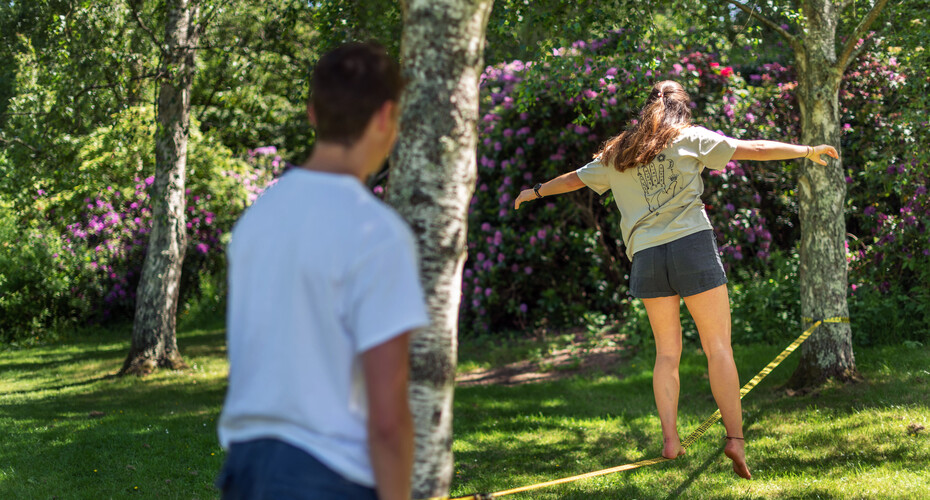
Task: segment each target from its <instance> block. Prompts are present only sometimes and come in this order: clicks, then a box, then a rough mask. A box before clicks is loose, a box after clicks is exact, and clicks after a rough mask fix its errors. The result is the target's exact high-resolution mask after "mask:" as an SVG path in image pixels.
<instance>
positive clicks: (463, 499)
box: [428, 316, 849, 500]
mask: <svg viewBox="0 0 930 500" xmlns="http://www.w3.org/2000/svg"><path fill="white" fill-rule="evenodd" d="M802 320H803V321H804V322H805V323H813V324H812V325H811V326H810V327H809V328H808V329H807V330H805V331H804V333H802V334H801V335H800V336H799V337H798V338H797V339H795V340H794V342H792V343H791V344H790V345H789V346H788V347H786V348H785V350H783V351H782V352H781V354H779V355H778V356H775V359H773V360H772V361H771V362H770V363H769V364H768V365H767V366H766V367H765V368H763V369H762V371H760V372H759V373H757V374H756V376H755V377H753V378H752V380H750V381H749V382H747V383H746V385H744V386H743V387H742V389H740V391H739V394H740V396H739V397H740V399H743V397H745V396H746V394H749V391H751V390H752V389H753V388H754V387H755V386H756V385H758V384H759V382H761V381H762V379H764V378H765V377H766V376H768V374H769V373H771V372H772V370H774V369H775V367H777V366H778V365H780V364H781V362H782V361H784V360H785V358H787V357H788V355H789V354H791V353H792V352H794V350H795V349H797V348H798V346H800V345H801V344H803V343H804V341H805V340H807V338H808V337H810V336H811V334H812V333H814V330H816V329H817V327H818V326H820V325H822V324H824V323H849V318H848V317H845V316H836V317H832V318H824V319H818V320H814V319H813V318H802ZM718 420H720V410H717V411H715V412H714V414H713V415H711V416H710V417H708V418H707V420H705V421H704V422H703V423H701V425H700V426H698V428H697V429H695V430H694V431H693V432H692V433H691V434H689V435H688V437H686V438H685V440H684V441H682V442H681V446H682V448H688V447H689V446H691V445H692V444H694V442H695V441H697V440H698V439H700V437H701V436H703V435H704V433H705V432H707V430H708V429H710V426H712V425H714V423H716V422H717V421H718ZM669 460H671V459H669V458H665V457H657V458H650V459H648V460H640V461H639V462H633V463H629V464H625V465H619V466H617V467H611V468H609V469H603V470H599V471H594V472H588V473H586V474H579V475H577V476H569V477H564V478H562V479H556V480H553V481H547V482H544V483H537V484H531V485H528V486H521V487H519V488H512V489H509V490H502V491H496V492H494V493H474V494H471V495H465V496H459V497H451V498H450V497H433V498H430V499H428V500H493V499H494V498H496V497H502V496H505V495H513V494H515V493H522V492H524V491H531V490H537V489H540V488H546V487H549V486H556V485H559V484H565V483H571V482H574V481H580V480H582V479H588V478H591V477H597V476H604V475H607V474H613V473H615V472H622V471H626V470H632V469H638V468H640V467H645V466H647V465H654V464H658V463H661V462H667V461H669Z"/></svg>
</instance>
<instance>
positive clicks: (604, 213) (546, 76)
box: [461, 31, 930, 342]
mask: <svg viewBox="0 0 930 500" xmlns="http://www.w3.org/2000/svg"><path fill="white" fill-rule="evenodd" d="M870 43H872V45H871V46H870V51H867V52H866V53H865V55H864V56H863V57H861V58H860V59H859V60H858V61H857V62H856V64H855V65H854V67H853V68H852V69H851V70H850V73H849V74H848V75H847V76H846V84H845V85H844V88H843V92H842V93H841V96H840V97H841V100H842V103H843V105H844V107H845V108H844V109H845V111H844V116H843V123H844V124H845V125H844V126H843V129H844V131H845V132H844V142H843V148H842V149H843V151H842V154H843V157H844V161H845V163H844V165H845V166H846V168H847V170H848V171H849V175H850V177H849V181H850V184H849V185H848V190H849V194H848V198H847V199H848V204H849V206H850V208H852V210H851V211H850V213H849V216H848V226H849V228H850V231H851V234H852V235H853V236H854V238H858V242H859V243H856V245H863V246H864V247H867V248H862V249H861V250H863V252H864V254H863V255H862V256H860V255H859V254H856V255H852V254H851V258H850V260H851V261H853V260H855V259H859V260H862V259H866V260H869V259H871V260H869V264H868V265H866V266H858V265H857V264H856V262H853V263H852V268H851V275H850V276H851V278H850V279H851V283H854V284H855V283H856V280H861V281H863V282H875V283H879V284H880V283H882V282H883V281H882V279H884V280H887V281H888V284H887V285H886V286H885V289H886V290H890V289H891V285H892V284H895V285H900V286H901V287H902V289H903V290H906V292H905V293H908V294H910V295H911V296H916V297H918V299H917V300H919V301H920V300H924V299H923V298H922V297H924V296H925V295H926V294H923V295H921V294H915V291H914V290H915V289H914V287H915V286H916V285H917V284H920V283H923V284H926V283H927V282H928V273H930V263H928V262H927V261H926V260H925V259H924V258H923V257H924V253H925V252H924V251H925V250H926V248H927V247H928V245H927V236H926V235H925V234H924V231H925V228H926V225H927V221H926V218H925V217H926V213H927V211H928V210H930V201H928V199H927V196H926V188H925V187H923V186H925V185H926V183H927V171H926V169H927V165H928V160H927V155H926V153H924V151H927V148H922V149H920V151H921V152H920V153H916V154H915V156H913V158H912V159H910V160H909V161H902V160H901V159H900V158H898V157H897V156H896V154H897V153H896V152H898V151H901V150H902V146H903V147H908V145H910V146H911V147H912V146H913V143H914V139H913V138H914V137H915V136H916V135H917V134H916V131H917V128H915V126H914V125H915V123H913V120H912V121H911V122H908V121H907V120H900V119H898V117H897V115H895V114H894V113H895V111H894V109H895V106H896V105H897V104H899V102H900V97H899V93H900V92H901V91H902V82H904V81H905V80H906V78H905V75H903V74H902V73H901V68H900V67H899V66H897V64H896V61H895V60H894V58H893V57H891V56H890V55H889V53H888V52H887V51H886V49H885V48H884V47H883V45H882V44H881V43H879V41H873V42H870ZM650 50H651V51H647V49H646V48H645V47H644V46H643V45H642V44H641V42H640V41H639V40H638V39H637V37H636V36H633V35H631V34H630V33H628V32H624V31H617V32H614V33H612V34H611V35H610V36H609V37H607V38H606V39H602V40H595V41H593V42H577V43H575V44H574V45H573V46H571V47H567V48H563V49H557V50H555V51H554V52H553V53H552V54H550V55H547V56H546V57H543V58H542V59H540V60H539V61H535V62H526V63H524V62H522V61H513V62H511V63H509V64H502V65H497V66H492V67H489V68H487V70H486V71H485V72H484V74H483V75H482V78H481V89H482V109H483V114H482V116H481V119H480V122H479V131H480V132H481V140H480V142H479V151H478V158H479V163H478V182H477V190H476V193H475V196H474V198H473V199H472V203H471V208H470V213H469V238H468V241H469V259H468V261H467V262H466V264H465V272H464V276H463V283H462V293H463V300H462V305H461V329H462V330H463V332H465V333H468V332H484V331H487V330H489V329H493V330H497V331H501V330H508V329H513V328H525V327H533V326H544V325H559V326H564V325H575V324H578V323H580V322H581V321H582V317H583V315H584V314H586V313H598V314H606V315H607V316H608V317H609V319H616V318H619V317H622V316H623V315H624V314H627V313H629V314H634V315H635V311H633V310H631V309H629V308H630V304H631V303H632V304H635V302H631V301H629V295H628V293H627V289H626V284H627V281H628V273H629V262H628V260H627V259H626V257H625V255H624V252H623V246H622V241H621V239H620V234H619V220H618V218H619V215H618V214H617V211H616V209H615V208H613V206H612V205H613V203H612V200H611V199H610V196H609V195H608V196H607V197H605V198H604V199H597V197H596V196H595V195H594V194H593V192H591V191H590V190H581V191H579V192H576V193H572V194H569V195H565V196H559V197H555V198H552V199H547V200H542V201H540V202H535V203H533V202H531V203H530V204H528V205H527V206H526V207H525V208H523V209H521V210H520V211H514V210H512V203H513V198H514V197H515V196H516V193H518V192H519V190H520V189H525V188H528V187H530V186H532V185H533V184H535V183H536V182H541V181H543V180H546V179H550V178H552V177H555V176H557V175H560V174H562V173H564V172H567V171H571V170H574V169H576V168H578V167H579V166H581V165H583V164H584V163H585V162H586V161H587V158H590V157H591V154H592V153H594V152H596V151H597V149H598V148H599V145H600V143H601V141H603V140H606V139H607V138H608V137H610V136H612V135H614V134H616V133H617V132H618V131H619V130H620V129H621V127H623V126H625V125H626V124H627V123H628V122H629V120H633V119H635V113H636V112H637V111H638V110H639V108H640V106H641V103H642V100H643V99H644V97H645V95H646V93H647V89H648V87H649V86H650V85H651V84H652V83H653V82H654V81H657V80H660V79H666V78H667V79H674V80H677V81H679V82H680V83H682V84H683V85H684V86H685V88H686V89H687V90H688V91H689V92H690V93H691V95H692V97H693V98H694V105H693V106H694V116H695V122H696V123H697V124H699V125H703V126H705V127H707V128H710V129H711V130H717V131H720V132H721V133H724V134H726V135H729V136H733V137H736V138H740V139H771V140H778V141H787V142H797V140H798V139H797V138H798V136H799V135H800V117H799V114H798V105H797V102H796V100H795V97H794V95H793V90H794V88H795V87H796V86H797V83H796V81H795V79H796V77H795V75H794V72H793V70H792V69H791V68H790V67H788V66H786V65H785V64H783V63H780V62H777V61H770V62H764V61H759V62H756V63H754V64H752V65H744V66H740V67H738V68H736V69H734V68H733V67H730V66H726V65H725V64H724V63H723V62H722V61H721V60H720V56H719V54H716V53H714V52H712V51H708V50H706V49H705V48H702V47H682V46H681V45H674V44H670V45H669V46H668V47H664V48H663V47H658V48H656V47H653V48H652V49H650ZM663 54H664V55H666V56H667V57H663ZM657 59H658V62H657ZM872 129H879V130H880V132H879V133H876V134H872V133H869V134H864V133H859V131H864V130H872ZM902 138H903V139H902ZM905 143H906V144H905ZM863 158H868V159H869V160H868V162H866V164H864V163H863V162H862V159H863ZM796 165H797V163H796V162H767V163H764V164H761V163H751V162H735V161H734V162H730V163H729V164H728V165H727V167H726V169H725V170H723V171H720V172H717V171H711V172H709V173H708V175H707V176H706V185H707V190H706V191H705V196H704V200H705V202H706V204H707V210H708V215H709V216H710V218H711V221H712V224H713V226H714V228H715V230H716V232H717V237H718V241H720V242H721V245H720V249H721V254H722V257H723V260H724V263H725V265H726V267H727V269H728V271H729V272H730V278H731V279H730V281H731V284H732V285H731V289H732V290H733V302H734V338H735V339H736V340H738V341H745V342H751V341H757V340H761V341H780V340H783V339H784V338H789V337H791V336H792V333H791V332H796V331H797V325H798V320H799V317H798V314H799V308H798V298H797V277H796V276H797V273H796V270H795V267H794V266H796V258H789V257H787V256H789V255H794V254H795V252H796V245H797V241H798V238H799V236H800V228H799V222H798V206H797V199H796V196H795V184H796V178H795V176H796ZM891 165H893V168H892V167H891ZM889 172H894V173H895V175H891V176H890V175H888V173H889ZM876 192H883V193H886V196H885V197H883V198H882V199H879V200H876V197H875V193H876ZM866 200H868V202H867V203H864V202H865V201H866ZM869 204H871V205H874V206H875V207H876V208H875V210H876V213H883V214H885V215H884V218H883V219H881V220H880V221H873V220H871V219H869V217H873V216H874V214H873V215H869V213H865V212H863V211H862V210H857V209H856V208H855V207H861V206H864V205H869ZM878 206H881V207H882V208H884V210H878V208H877V207H878ZM892 212H893V214H892ZM870 213H871V212H870ZM879 223H880V224H879ZM902 229H903V230H905V233H906V234H898V233H900V232H901V231H902ZM863 230H866V231H872V232H873V233H874V234H873V235H866V236H868V237H871V238H874V241H871V240H870V241H864V238H863ZM882 245H897V246H894V247H893V248H894V250H895V251H894V255H895V257H894V258H893V259H892V260H893V262H888V259H889V255H890V254H891V252H889V251H886V252H879V251H878V250H877V249H878V248H880V247H881V246H882ZM854 246H855V245H854ZM857 250H860V248H858V247H857ZM888 250H891V248H889V249H888ZM876 252H878V253H876ZM875 255H880V258H881V259H884V260H885V261H886V263H887V265H885V266H884V267H883V266H877V265H875V258H876V257H875ZM882 269H884V271H881V270H882ZM866 270H868V271H869V272H870V273H872V274H870V275H868V276H866V275H864V274H862V273H864V272H865V271H866ZM880 271H881V272H880ZM875 273H878V274H875ZM882 273H884V274H882ZM905 273H906V274H907V276H904V274H905ZM882 276H884V278H882ZM879 278H882V279H879ZM873 280H877V281H873ZM924 286H925V285H924ZM920 304H923V305H924V307H925V309H930V303H926V302H920ZM914 321H917V319H915V320H914ZM854 326H856V323H855V322H854ZM910 329H911V330H916V331H923V330H922V329H921V328H919V327H917V325H916V324H911V327H910ZM780 332H787V333H780Z"/></svg>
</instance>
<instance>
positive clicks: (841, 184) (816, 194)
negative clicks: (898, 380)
mask: <svg viewBox="0 0 930 500" xmlns="http://www.w3.org/2000/svg"><path fill="white" fill-rule="evenodd" d="M803 8H804V14H805V17H806V20H807V22H806V28H807V29H806V36H805V37H804V48H805V50H804V52H803V54H801V55H800V57H796V58H795V59H796V64H797V66H798V101H799V104H800V108H801V141H802V142H803V143H804V144H811V145H817V144H830V145H833V146H834V147H836V149H837V150H839V149H840V105H839V89H840V83H841V82H842V77H843V71H844V70H845V67H843V68H840V67H838V63H837V54H836V28H837V23H838V22H839V14H840V13H839V12H838V11H837V10H836V9H837V7H836V6H835V5H834V2H833V1H832V0H810V1H807V2H805V3H804V5H803ZM842 158H843V156H842V151H840V159H839V160H833V161H830V162H828V164H827V166H821V165H817V164H816V163H813V162H811V161H806V160H804V161H802V162H801V169H800V175H799V178H798V201H799V208H800V220H801V263H800V271H799V273H800V274H799V278H800V286H801V313H802V316H804V317H806V318H815V319H819V318H826V317H833V316H849V307H848V306H847V303H846V294H847V289H848V276H847V261H846V251H845V245H844V244H845V242H846V216H845V213H844V207H845V205H846V203H845V200H846V181H845V176H844V174H843V164H842V161H843V160H842ZM807 326H809V323H808V324H806V325H805V328H806V327H807ZM856 376H857V374H856V361H855V356H854V355H853V348H852V330H851V328H850V325H849V323H827V324H823V325H821V326H820V327H818V328H817V330H816V331H815V332H814V333H813V335H811V337H810V339H808V341H807V342H805V343H804V345H803V347H802V348H801V359H800V364H799V365H798V368H797V369H796V370H795V372H794V374H793V375H792V377H791V380H790V382H789V385H790V386H792V387H795V388H801V387H808V386H816V385H819V384H821V383H822V382H824V381H825V380H827V379H829V378H837V379H839V380H850V379H852V378H854V377H856Z"/></svg>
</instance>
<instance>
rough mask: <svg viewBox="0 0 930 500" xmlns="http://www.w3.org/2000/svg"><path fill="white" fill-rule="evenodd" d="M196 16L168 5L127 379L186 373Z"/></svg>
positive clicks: (179, 1)
mask: <svg viewBox="0 0 930 500" xmlns="http://www.w3.org/2000/svg"><path fill="white" fill-rule="evenodd" d="M196 16H197V8H196V6H193V5H192V2H191V1H190V0H170V1H169V2H168V16H167V23H166V25H165V49H164V52H163V53H162V64H161V72H162V80H161V84H160V88H159V93H158V109H157V117H156V121H157V130H156V132H155V183H154V193H153V196H152V215H153V217H152V232H151V233H150V234H149V241H148V248H147V253H146V256H145V263H144V265H143V267H142V277H141V280H140V282H139V287H138V289H137V292H136V314H135V320H134V322H133V326H132V345H131V347H130V349H129V356H128V357H127V358H126V361H125V363H123V368H122V370H120V374H121V375H126V374H136V375H145V374H148V373H151V372H152V371H154V370H155V369H156V368H157V367H165V368H172V369H176V368H186V365H185V363H184V360H182V359H181V354H180V353H179V352H178V346H177V338H176V335H175V326H176V323H177V309H178V294H179V291H180V290H179V289H180V284H181V265H182V263H183V261H184V249H185V247H186V243H187V242H186V228H185V217H184V205H185V199H184V183H185V176H186V173H185V172H186V166H187V139H188V133H189V130H188V127H189V123H190V97H191V85H192V82H193V78H194V71H195V67H194V47H195V46H196V44H197V41H198V38H199V34H198V30H197V27H196V26H195V24H194V22H193V19H194V18H195V17H196Z"/></svg>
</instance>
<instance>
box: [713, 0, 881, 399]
mask: <svg viewBox="0 0 930 500" xmlns="http://www.w3.org/2000/svg"><path fill="white" fill-rule="evenodd" d="M725 1H727V2H728V3H731V4H733V5H735V6H736V7H738V8H739V9H740V10H742V11H743V12H746V13H747V14H749V15H751V16H752V17H754V18H756V19H758V20H759V21H761V22H762V23H763V24H765V25H766V26H768V27H769V29H771V30H773V31H775V32H776V33H778V34H779V35H781V36H782V37H783V38H784V39H785V40H786V41H787V42H788V45H789V46H790V47H791V49H792V50H793V51H794V61H795V65H796V69H797V73H798V102H799V103H800V107H801V140H802V142H803V143H804V144H809V145H818V144H830V145H831V146H834V147H836V149H837V150H839V149H840V106H839V91H840V85H841V84H842V81H843V73H845V72H846V68H848V67H849V64H850V63H851V62H853V61H854V60H855V59H856V57H858V55H859V54H860V53H861V51H862V48H863V46H862V45H861V44H859V39H860V38H862V37H863V36H865V33H866V32H867V31H868V30H869V28H870V27H871V26H872V24H873V23H874V22H875V20H876V19H877V18H878V15H879V14H880V13H881V11H882V9H884V8H885V5H887V3H888V0H875V1H874V3H873V4H872V6H871V8H870V9H869V12H868V14H866V16H865V17H863V18H862V19H861V20H860V21H859V24H858V25H857V26H856V28H855V30H853V32H852V33H850V34H849V35H847V36H846V37H845V38H846V40H845V41H843V45H842V49H841V51H840V53H839V54H837V51H836V49H837V44H836V42H837V40H836V31H837V27H838V25H839V21H840V15H841V10H842V9H843V8H844V6H848V5H849V2H836V1H834V0H804V1H802V2H800V3H801V11H802V12H803V14H804V26H801V27H800V29H798V30H797V31H798V32H799V33H798V35H792V34H790V33H788V31H786V29H785V28H786V26H785V27H783V26H781V25H779V24H778V23H775V22H773V21H772V20H770V19H768V18H766V17H765V16H763V15H762V14H760V13H758V12H756V11H755V10H753V9H754V8H755V4H753V6H752V7H749V6H747V5H745V4H743V3H742V2H740V1H739V0H725ZM842 158H843V154H842V152H840V159H839V160H828V162H827V166H821V165H817V164H815V163H813V162H810V161H806V160H802V161H801V169H800V175H799V178H798V201H799V205H800V219H801V266H800V273H799V274H800V276H799V278H800V285H801V314H802V315H803V316H804V317H805V318H813V319H814V320H817V319H823V318H829V317H835V316H844V317H845V316H849V306H848V305H847V303H846V293H847V292H846V290H847V286H848V276H847V270H848V267H847V262H846V246H845V243H846V216H845V213H844V207H845V205H846V180H845V176H844V175H843V162H842ZM857 377H858V372H857V371H856V359H855V356H854V355H853V348H852V329H851V328H850V325H849V323H826V324H823V325H821V326H820V327H818V328H817V330H815V331H814V333H813V334H812V335H811V336H810V338H809V339H808V340H807V342H805V343H804V346H803V347H802V348H801V359H800V363H799V364H798V367H797V369H796V370H795V372H794V374H792V376H791V379H790V380H789V381H788V385H789V386H790V387H792V388H796V389H799V388H805V387H813V386H817V385H820V384H821V383H823V382H824V381H825V380H827V379H829V378H836V379H839V380H851V379H855V378H857Z"/></svg>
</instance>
